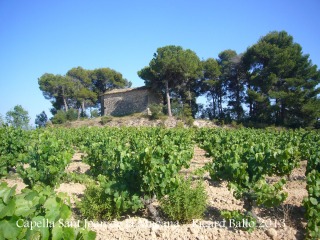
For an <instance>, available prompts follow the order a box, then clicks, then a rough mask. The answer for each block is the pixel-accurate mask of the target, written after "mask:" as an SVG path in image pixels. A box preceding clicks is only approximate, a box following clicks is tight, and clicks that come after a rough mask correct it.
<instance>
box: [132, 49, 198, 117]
mask: <svg viewBox="0 0 320 240" xmlns="http://www.w3.org/2000/svg"><path fill="white" fill-rule="evenodd" d="M138 75H139V77H140V78H142V79H144V80H145V85H146V86H151V87H153V88H154V89H158V90H160V91H162V92H164V93H165V95H166V101H167V107H168V115H169V116H172V112H171V96H170V93H171V92H173V93H175V94H178V95H179V92H180V96H181V91H182V93H183V95H185V96H188V98H189V99H191V98H192V96H191V94H192V93H191V86H192V82H194V81H195V80H196V79H198V78H199V77H200V76H201V62H200V60H199V58H198V56H197V55H196V54H195V53H194V52H193V51H191V50H190V49H187V50H184V49H183V48H182V47H180V46H174V45H170V46H165V47H161V48H158V49H157V52H156V53H155V54H154V56H153V59H152V60H151V61H150V63H149V66H147V67H144V68H143V69H141V70H140V71H139V72H138ZM174 90H175V91H174Z"/></svg>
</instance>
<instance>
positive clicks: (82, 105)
mask: <svg viewBox="0 0 320 240" xmlns="http://www.w3.org/2000/svg"><path fill="white" fill-rule="evenodd" d="M81 109H82V112H83V113H84V111H85V109H84V100H83V101H82V103H81Z"/></svg>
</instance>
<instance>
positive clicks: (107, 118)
mask: <svg viewBox="0 0 320 240" xmlns="http://www.w3.org/2000/svg"><path fill="white" fill-rule="evenodd" d="M111 121H112V117H111V116H103V117H101V120H100V123H101V125H105V124H107V123H108V122H111Z"/></svg>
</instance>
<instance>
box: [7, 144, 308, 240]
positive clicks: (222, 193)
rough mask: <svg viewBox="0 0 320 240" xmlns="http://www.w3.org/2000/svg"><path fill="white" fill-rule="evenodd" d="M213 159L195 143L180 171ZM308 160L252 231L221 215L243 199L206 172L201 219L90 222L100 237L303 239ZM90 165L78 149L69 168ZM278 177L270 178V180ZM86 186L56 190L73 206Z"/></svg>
mask: <svg viewBox="0 0 320 240" xmlns="http://www.w3.org/2000/svg"><path fill="white" fill-rule="evenodd" d="M210 161H211V160H210V159H208V158H206V157H205V152H204V151H203V150H201V149H199V148H198V147H195V150H194V158H193V159H192V162H191V166H190V168H189V169H183V170H182V171H181V174H185V175H190V174H192V172H193V171H194V170H195V169H197V168H200V167H202V166H204V164H205V163H207V162H210ZM305 168H306V162H305V161H304V162H302V163H301V166H300V167H299V168H297V169H295V170H294V172H293V173H292V176H291V179H290V181H288V182H287V184H286V186H285V190H286V191H287V192H288V194H289V196H288V198H287V200H286V201H285V202H284V204H282V205H281V206H280V207H277V208H275V209H259V211H258V212H257V213H258V217H259V218H260V221H261V223H263V226H262V227H261V228H258V229H256V230H255V231H254V232H252V233H248V232H245V231H241V230H239V228H237V227H236V226H233V225H232V223H230V222H228V221H225V220H224V219H222V218H221V216H220V213H219V212H220V210H237V209H239V210H241V209H242V205H243V203H242V202H241V201H239V200H236V199H235V198H234V197H233V195H232V193H231V192H230V191H229V190H228V188H227V186H226V183H221V184H219V183H217V182H213V181H211V180H210V177H209V176H208V174H206V175H205V186H206V190H207V194H208V209H207V211H206V213H205V216H204V218H203V219H202V220H197V219H195V220H194V221H193V222H192V223H190V224H184V225H181V224H177V223H175V222H167V221H162V222H158V223H155V222H153V221H151V220H148V219H146V218H143V217H125V218H124V219H122V220H121V221H113V222H96V223H93V222H90V221H88V222H87V225H88V226H89V227H90V228H91V229H92V230H94V231H96V232H97V239H108V240H109V239H181V240H182V239H237V240H238V239H254V240H257V239H304V227H305V224H306V220H305V218H304V208H303V207H302V206H301V203H302V199H303V198H304V197H305V196H306V195H307V192H306V190H305V187H306V183H305V176H304V175H305ZM88 169H89V166H88V165H86V164H85V163H83V162H81V154H80V153H76V154H75V155H74V157H73V160H72V162H71V164H70V165H69V166H68V168H67V169H66V171H68V172H76V173H78V174H85V173H86V171H87V170H88ZM272 180H275V179H270V181H272ZM5 181H6V182H8V183H9V185H11V186H13V185H15V184H17V185H18V187H17V191H18V192H19V191H21V189H23V188H24V187H25V185H24V184H23V183H22V181H21V180H20V179H18V178H9V179H5ZM84 190H85V186H84V185H82V184H80V183H70V182H69V183H62V184H60V186H59V188H58V189H56V191H57V192H65V193H67V194H69V195H70V197H71V199H72V201H71V202H72V205H73V207H74V206H75V205H74V202H75V201H76V200H80V201H81V197H82V196H83V193H84Z"/></svg>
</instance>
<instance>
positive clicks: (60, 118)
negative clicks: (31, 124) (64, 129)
mask: <svg viewBox="0 0 320 240" xmlns="http://www.w3.org/2000/svg"><path fill="white" fill-rule="evenodd" d="M66 121H67V115H66V112H65V111H63V110H58V111H57V113H56V114H55V115H54V116H53V118H52V119H51V122H52V123H53V124H62V123H65V122H66Z"/></svg>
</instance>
